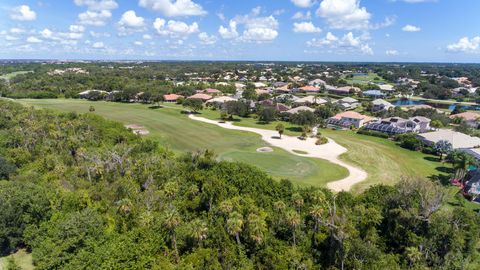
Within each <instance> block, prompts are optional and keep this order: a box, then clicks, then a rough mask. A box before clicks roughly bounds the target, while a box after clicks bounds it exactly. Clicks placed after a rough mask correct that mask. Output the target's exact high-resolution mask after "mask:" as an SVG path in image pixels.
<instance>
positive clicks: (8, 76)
mask: <svg viewBox="0 0 480 270" xmlns="http://www.w3.org/2000/svg"><path fill="white" fill-rule="evenodd" d="M30 72H33V71H15V72H12V73H8V74H4V75H0V80H6V81H9V80H11V79H13V78H14V77H15V76H17V75H22V74H27V73H30Z"/></svg>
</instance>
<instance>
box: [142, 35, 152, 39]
mask: <svg viewBox="0 0 480 270" xmlns="http://www.w3.org/2000/svg"><path fill="white" fill-rule="evenodd" d="M142 37H143V39H146V40H150V39H152V36H150V35H149V34H145V35H143V36H142Z"/></svg>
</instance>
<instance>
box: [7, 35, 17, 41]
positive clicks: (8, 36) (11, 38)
mask: <svg viewBox="0 0 480 270" xmlns="http://www.w3.org/2000/svg"><path fill="white" fill-rule="evenodd" d="M19 39H20V38H18V37H14V36H11V35H6V36H5V40H7V41H14V40H19Z"/></svg>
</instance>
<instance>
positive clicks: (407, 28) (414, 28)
mask: <svg viewBox="0 0 480 270" xmlns="http://www.w3.org/2000/svg"><path fill="white" fill-rule="evenodd" d="M420 30H422V29H421V28H420V27H417V26H415V25H411V24H407V25H405V26H404V27H402V31H405V32H419V31H420Z"/></svg>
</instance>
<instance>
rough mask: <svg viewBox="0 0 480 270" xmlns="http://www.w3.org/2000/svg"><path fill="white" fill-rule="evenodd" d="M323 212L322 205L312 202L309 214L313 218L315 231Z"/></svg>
mask: <svg viewBox="0 0 480 270" xmlns="http://www.w3.org/2000/svg"><path fill="white" fill-rule="evenodd" d="M323 212H324V209H323V207H322V206H320V205H318V204H314V205H313V206H312V208H311V209H310V215H311V216H312V217H313V219H314V220H315V228H314V231H315V232H317V231H318V227H319V225H320V220H321V218H322V217H323Z"/></svg>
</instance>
